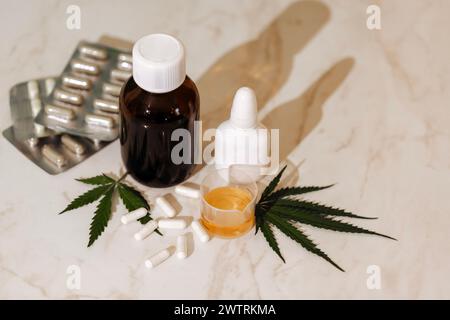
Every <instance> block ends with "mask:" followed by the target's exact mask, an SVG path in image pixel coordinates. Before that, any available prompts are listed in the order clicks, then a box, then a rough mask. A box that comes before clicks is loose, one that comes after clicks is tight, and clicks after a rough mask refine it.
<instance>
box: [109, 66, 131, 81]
mask: <svg viewBox="0 0 450 320" xmlns="http://www.w3.org/2000/svg"><path fill="white" fill-rule="evenodd" d="M131 75H132V74H131V72H130V71H123V70H119V69H113V70H111V78H113V79H115V80H116V81H120V82H125V81H127V80H128V79H129V78H130V77H131Z"/></svg>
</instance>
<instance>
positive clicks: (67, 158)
mask: <svg viewBox="0 0 450 320" xmlns="http://www.w3.org/2000/svg"><path fill="white" fill-rule="evenodd" d="M54 83H55V78H45V79H38V80H30V81H27V82H23V83H19V84H17V85H15V86H14V87H13V88H11V90H10V107H11V116H12V119H13V125H12V126H11V127H9V128H7V129H6V130H4V131H3V136H4V137H5V138H6V139H7V140H8V141H9V142H11V143H12V144H13V145H14V146H15V147H16V148H17V149H18V150H19V151H20V152H22V153H23V154H24V155H25V156H26V157H27V158H28V159H30V160H31V161H33V162H34V163H35V164H36V165H38V166H39V167H40V168H42V169H43V170H45V171H46V172H48V173H50V174H52V175H54V174H58V173H61V172H64V171H66V170H68V169H70V168H71V167H73V166H75V165H77V164H79V163H81V162H82V161H84V160H85V159H87V158H88V157H90V156H91V155H93V154H94V153H96V152H97V151H99V150H101V149H102V148H103V147H105V146H106V145H108V144H109V143H110V142H104V141H99V140H91V139H88V138H84V137H77V136H73V135H70V134H67V133H63V134H59V133H56V132H54V131H52V130H48V129H46V128H44V127H42V126H40V125H35V123H34V115H35V114H37V113H39V111H40V108H42V106H43V104H42V103H40V102H42V101H43V100H44V99H45V97H46V94H47V93H48V92H50V91H52V90H51V88H50V87H51V86H52V85H53V84H54Z"/></svg>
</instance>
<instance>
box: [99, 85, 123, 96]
mask: <svg viewBox="0 0 450 320" xmlns="http://www.w3.org/2000/svg"><path fill="white" fill-rule="evenodd" d="M121 89H122V87H121V86H118V85H116V84H112V83H104V84H103V92H104V93H106V94H109V95H111V96H113V97H118V96H119V95H120V90H121Z"/></svg>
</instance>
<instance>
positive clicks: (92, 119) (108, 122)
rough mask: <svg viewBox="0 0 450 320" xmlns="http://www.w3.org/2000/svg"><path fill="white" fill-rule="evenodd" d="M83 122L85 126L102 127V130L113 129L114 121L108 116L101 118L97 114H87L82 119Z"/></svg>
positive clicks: (101, 116)
mask: <svg viewBox="0 0 450 320" xmlns="http://www.w3.org/2000/svg"><path fill="white" fill-rule="evenodd" d="M84 121H86V123H87V124H89V125H92V126H98V127H104V128H112V127H114V119H113V118H111V117H108V116H103V115H99V114H92V113H90V114H87V115H86V116H85V117H84Z"/></svg>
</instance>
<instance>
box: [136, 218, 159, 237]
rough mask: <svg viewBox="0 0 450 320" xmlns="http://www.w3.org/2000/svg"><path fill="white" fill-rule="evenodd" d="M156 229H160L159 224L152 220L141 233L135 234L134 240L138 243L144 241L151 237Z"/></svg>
mask: <svg viewBox="0 0 450 320" xmlns="http://www.w3.org/2000/svg"><path fill="white" fill-rule="evenodd" d="M156 228H158V223H157V222H156V221H155V220H151V221H149V222H147V224H146V225H145V226H144V227H142V229H141V230H140V231H139V232H137V233H135V234H134V239H136V240H137V241H141V240H144V239H145V238H147V237H148V236H149V235H151V234H152V233H153V231H155V230H156Z"/></svg>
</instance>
